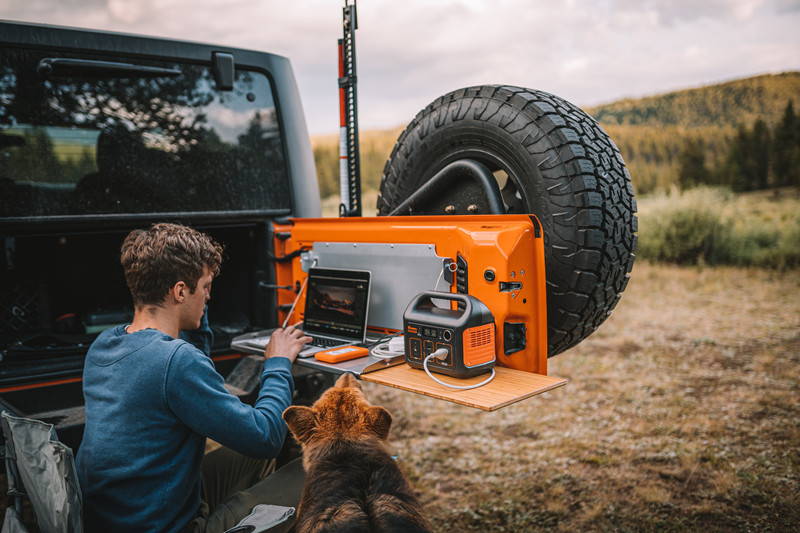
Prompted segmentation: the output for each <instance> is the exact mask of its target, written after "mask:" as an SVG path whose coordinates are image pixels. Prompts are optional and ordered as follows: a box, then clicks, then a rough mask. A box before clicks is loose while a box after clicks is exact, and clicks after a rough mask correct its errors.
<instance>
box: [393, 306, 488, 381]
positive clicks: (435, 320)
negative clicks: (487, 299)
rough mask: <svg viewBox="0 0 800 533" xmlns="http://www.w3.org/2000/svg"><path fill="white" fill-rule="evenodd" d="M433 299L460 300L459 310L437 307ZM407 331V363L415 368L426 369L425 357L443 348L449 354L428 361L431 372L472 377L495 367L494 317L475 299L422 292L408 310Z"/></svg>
mask: <svg viewBox="0 0 800 533" xmlns="http://www.w3.org/2000/svg"><path fill="white" fill-rule="evenodd" d="M433 299H441V300H448V301H457V302H458V303H459V305H458V309H457V310H453V309H450V308H442V307H437V306H436V305H434V303H433ZM403 330H404V334H405V351H406V362H407V363H408V364H409V365H410V366H411V367H412V368H423V361H425V358H426V357H427V356H428V355H430V354H431V353H433V352H435V351H436V350H439V349H442V348H444V349H446V350H447V355H446V356H444V357H442V358H431V359H430V360H429V361H428V365H427V366H428V369H429V370H430V371H431V372H438V373H440V374H445V375H447V376H453V377H456V378H469V377H473V376H477V375H479V374H484V373H486V372H490V371H491V370H492V368H493V367H494V364H495V327H494V315H492V312H491V311H490V310H489V308H488V307H486V305H484V303H483V302H481V301H480V300H478V299H477V298H475V297H474V296H470V295H468V294H456V293H451V292H434V291H426V292H421V293H419V294H418V295H416V296H415V297H414V299H413V300H411V302H410V303H409V304H408V307H406V311H405V313H404V314H403Z"/></svg>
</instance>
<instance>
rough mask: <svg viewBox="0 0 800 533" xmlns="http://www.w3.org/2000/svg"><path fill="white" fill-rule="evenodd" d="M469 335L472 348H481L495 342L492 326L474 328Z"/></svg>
mask: <svg viewBox="0 0 800 533" xmlns="http://www.w3.org/2000/svg"><path fill="white" fill-rule="evenodd" d="M469 333H470V334H469V344H470V348H479V347H481V346H485V345H486V344H492V343H493V342H494V338H493V335H492V324H486V325H485V326H481V327H476V328H472V329H471V330H470V332H469Z"/></svg>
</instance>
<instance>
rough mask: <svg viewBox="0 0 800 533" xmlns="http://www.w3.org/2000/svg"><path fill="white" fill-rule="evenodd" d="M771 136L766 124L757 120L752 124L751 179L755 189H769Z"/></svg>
mask: <svg viewBox="0 0 800 533" xmlns="http://www.w3.org/2000/svg"><path fill="white" fill-rule="evenodd" d="M771 145H772V135H770V132H769V128H768V127H767V123H766V122H764V120H762V119H760V118H759V119H758V120H756V121H755V124H753V133H752V152H751V157H752V165H753V167H752V168H753V170H752V173H753V174H752V179H753V183H754V185H755V188H756V189H766V188H767V187H769V160H770V155H771V154H770V152H771V151H772V150H771V148H772V146H771Z"/></svg>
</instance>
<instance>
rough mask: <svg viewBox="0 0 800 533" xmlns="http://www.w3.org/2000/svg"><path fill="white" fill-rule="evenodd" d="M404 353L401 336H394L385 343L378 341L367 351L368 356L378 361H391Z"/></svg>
mask: <svg viewBox="0 0 800 533" xmlns="http://www.w3.org/2000/svg"><path fill="white" fill-rule="evenodd" d="M405 353H406V350H405V338H404V337H403V335H401V334H396V335H395V336H393V337H392V338H390V339H389V340H388V341H386V342H382V341H380V340H379V341H378V342H377V343H376V344H375V345H374V346H373V347H372V348H370V351H369V354H370V355H374V356H375V357H377V358H379V359H393V358H395V357H398V356H401V355H404V354H405Z"/></svg>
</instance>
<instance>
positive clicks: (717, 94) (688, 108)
mask: <svg viewBox="0 0 800 533" xmlns="http://www.w3.org/2000/svg"><path fill="white" fill-rule="evenodd" d="M798 95H800V72H784V73H781V74H765V75H762V76H754V77H752V78H744V79H739V80H734V81H729V82H725V83H720V84H717V85H708V86H705V87H699V88H696V89H684V90H681V91H674V92H670V93H666V94H660V95H656V96H647V97H644V98H626V99H624V100H618V101H616V102H613V103H610V104H606V105H601V106H595V107H588V108H585V110H586V111H587V112H588V113H589V114H590V115H592V116H593V117H594V118H596V119H597V120H598V121H599V122H600V123H602V124H603V125H604V126H612V125H635V126H656V127H663V126H682V127H685V128H698V127H704V126H713V127H729V128H735V127H736V126H738V125H739V124H749V123H752V122H754V121H755V120H757V119H759V118H760V119H762V120H765V121H766V122H768V123H774V122H777V121H778V120H779V119H780V117H781V114H782V113H783V110H784V108H785V107H786V102H787V101H789V100H792V99H794V100H795V104H798V102H797V99H798Z"/></svg>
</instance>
